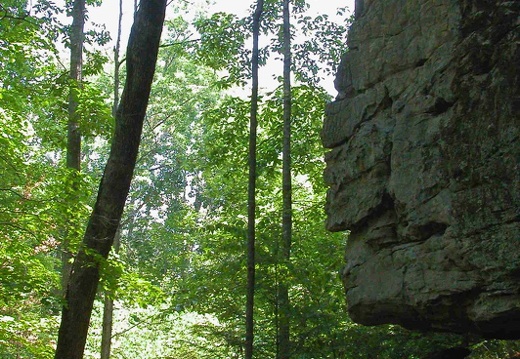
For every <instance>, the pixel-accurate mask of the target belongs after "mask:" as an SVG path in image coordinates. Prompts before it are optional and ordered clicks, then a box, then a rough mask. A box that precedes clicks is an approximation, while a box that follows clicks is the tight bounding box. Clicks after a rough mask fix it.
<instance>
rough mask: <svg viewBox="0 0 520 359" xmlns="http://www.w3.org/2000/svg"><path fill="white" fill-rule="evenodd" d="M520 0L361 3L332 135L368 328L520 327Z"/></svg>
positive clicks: (337, 227) (330, 207) (340, 207)
mask: <svg viewBox="0 0 520 359" xmlns="http://www.w3.org/2000/svg"><path fill="white" fill-rule="evenodd" d="M519 44H520V1H518V0H511V1H505V0H504V1H500V0H392V1H387V0H364V1H363V0H358V1H357V9H356V20H355V22H354V24H353V25H352V27H351V30H350V35H349V44H348V45H349V49H350V50H349V52H348V53H347V54H346V55H345V56H344V58H343V60H342V63H341V66H340V70H339V71H338V74H337V78H336V81H335V85H336V89H337V90H338V97H337V99H336V101H334V102H333V103H331V104H329V105H328V107H327V114H326V119H325V123H324V128H323V132H322V140H323V144H324V146H325V147H327V148H329V149H331V150H330V152H329V153H328V154H327V155H326V162H327V169H326V170H325V180H326V182H327V184H328V185H329V187H330V188H329V191H328V196H327V205H326V211H327V227H328V229H329V230H331V231H342V230H349V231H350V237H349V239H348V242H347V248H346V263H347V264H346V266H345V268H344V270H343V279H344V284H345V289H346V296H347V302H348V305H349V312H350V315H351V317H352V319H353V320H355V321H357V322H359V323H362V324H368V325H375V324H382V323H397V324H401V325H403V326H405V327H408V328H415V329H422V330H442V331H451V332H460V333H473V334H477V335H482V336H484V337H488V338H506V339H512V338H520V165H519V163H520V71H519V69H520V46H519Z"/></svg>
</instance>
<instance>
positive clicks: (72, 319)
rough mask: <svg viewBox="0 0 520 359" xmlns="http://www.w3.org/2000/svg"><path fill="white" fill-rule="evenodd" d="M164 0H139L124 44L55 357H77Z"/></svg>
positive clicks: (133, 143)
mask: <svg viewBox="0 0 520 359" xmlns="http://www.w3.org/2000/svg"><path fill="white" fill-rule="evenodd" d="M165 9H166V0H141V4H140V8H139V10H138V12H137V15H136V17H135V21H134V24H133V26H132V30H131V33H130V38H129V42H128V47H127V60H126V70H127V78H126V83H125V87H124V90H123V94H122V96H121V103H120V105H119V107H118V110H117V113H116V124H115V132H114V136H113V139H112V146H111V150H110V156H109V159H108V162H107V165H106V167H105V171H104V173H103V178H102V179H101V184H100V186H99V191H98V197H97V200H96V203H95V205H94V210H93V212H92V214H91V216H90V220H89V222H88V225H87V228H86V231H85V235H84V237H83V242H82V245H81V248H80V250H79V252H78V254H77V256H76V258H75V261H74V263H73V265H72V271H71V274H70V279H69V283H68V286H67V294H66V297H65V305H64V307H63V311H62V319H61V326H60V330H59V334H58V344H57V348H56V353H55V359H81V358H83V351H84V348H85V342H86V338H87V332H88V326H89V322H90V316H91V313H92V307H93V303H94V298H95V295H96V289H97V285H98V283H99V276H100V272H99V268H100V263H101V262H102V261H103V260H105V259H106V258H107V256H108V253H109V251H110V248H111V246H112V242H113V240H114V236H115V234H116V231H117V228H118V226H119V222H120V220H121V215H122V213H123V209H124V205H125V201H126V197H127V195H128V191H129V188H130V182H131V179H132V176H133V171H134V168H135V162H136V158H137V153H138V149H139V143H140V138H141V132H142V127H143V121H144V116H145V113H146V107H147V105H148V98H149V95H150V89H151V84H152V80H153V75H154V72H155V63H156V60H157V53H158V49H159V41H160V37H161V32H162V27H163V22H164V14H165Z"/></svg>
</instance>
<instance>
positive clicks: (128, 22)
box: [88, 0, 355, 95]
mask: <svg viewBox="0 0 520 359" xmlns="http://www.w3.org/2000/svg"><path fill="white" fill-rule="evenodd" d="M175 1H178V0H173V2H175ZM188 1H190V2H191V3H192V4H193V6H192V7H191V8H190V10H194V11H196V10H200V9H204V8H206V7H207V6H206V5H205V0H188ZM354 1H355V0H307V3H308V4H309V5H310V11H309V15H310V16H314V15H318V14H327V15H329V19H330V20H331V21H342V18H341V17H338V16H337V15H336V10H337V9H338V8H340V7H347V8H348V10H349V12H353V11H354ZM255 3H256V0H214V5H213V6H210V7H209V8H208V11H209V12H210V13H213V12H218V11H223V12H229V13H234V14H236V15H237V16H239V17H243V16H245V15H246V14H247V13H248V9H249V8H250V6H251V5H252V4H255ZM133 6H134V0H123V32H122V38H121V49H122V52H124V49H125V47H126V43H127V40H128V35H129V33H130V27H131V26H132V22H133ZM88 11H89V19H90V20H92V21H94V22H95V23H98V24H104V25H105V26H106V29H107V30H108V31H110V34H111V35H112V38H113V42H112V44H111V45H110V50H111V48H112V47H113V46H114V45H113V44H114V43H115V37H116V35H117V20H118V14H119V0H103V3H102V5H101V6H100V7H98V8H92V7H91V8H89V10H88ZM167 16H168V15H167ZM343 18H344V17H343ZM332 82H333V80H332V79H330V80H326V83H325V84H324V86H325V87H326V88H327V90H328V91H329V92H330V93H331V94H333V95H335V91H334V89H333V85H332Z"/></svg>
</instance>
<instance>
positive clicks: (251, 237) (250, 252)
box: [245, 0, 264, 359]
mask: <svg viewBox="0 0 520 359" xmlns="http://www.w3.org/2000/svg"><path fill="white" fill-rule="evenodd" d="M263 9H264V1H263V0H258V2H257V4H256V10H255V13H254V15H253V52H252V54H251V72H252V80H253V86H252V89H251V119H250V123H249V184H248V200H247V293H246V342H245V357H246V359H252V358H253V340H254V303H255V264H256V260H255V240H256V233H255V229H256V224H255V221H256V220H255V218H256V134H257V126H258V119H257V113H258V38H259V36H260V18H261V16H262V11H263Z"/></svg>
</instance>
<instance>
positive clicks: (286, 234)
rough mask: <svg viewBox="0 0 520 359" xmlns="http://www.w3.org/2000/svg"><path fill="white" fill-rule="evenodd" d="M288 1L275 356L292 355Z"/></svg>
mask: <svg viewBox="0 0 520 359" xmlns="http://www.w3.org/2000/svg"><path fill="white" fill-rule="evenodd" d="M289 3H290V0H284V1H283V149H282V153H283V160H282V162H283V168H282V197H283V209H282V245H281V246H280V249H281V250H280V252H281V260H280V262H281V264H282V266H281V267H282V271H283V272H282V276H281V279H280V284H279V288H278V313H279V315H280V319H279V325H280V328H279V331H278V348H279V351H278V358H279V359H288V358H289V357H290V356H291V341H290V313H291V305H290V302H289V283H288V278H289V275H288V274H289V273H288V271H289V264H290V260H291V242H292V183H291V102H292V98H291V28H290V22H289V18H290V11H289Z"/></svg>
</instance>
